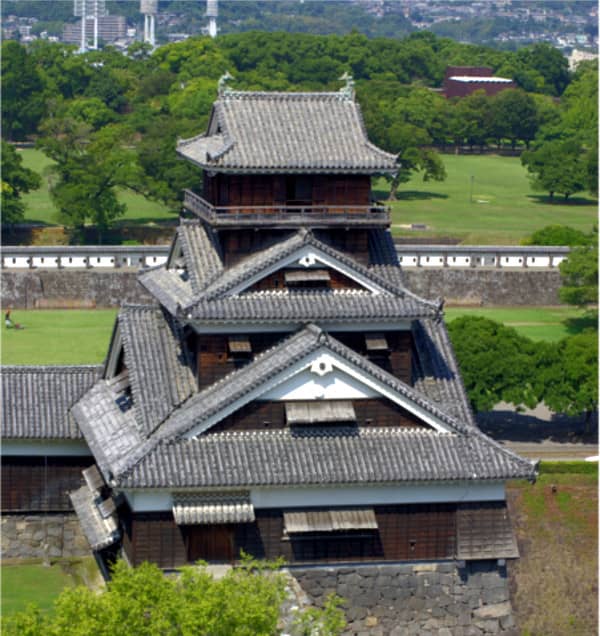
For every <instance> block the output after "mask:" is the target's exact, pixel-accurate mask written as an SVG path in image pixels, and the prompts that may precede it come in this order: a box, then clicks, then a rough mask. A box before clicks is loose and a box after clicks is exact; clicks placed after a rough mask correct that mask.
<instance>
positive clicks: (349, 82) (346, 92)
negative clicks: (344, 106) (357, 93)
mask: <svg viewBox="0 0 600 636" xmlns="http://www.w3.org/2000/svg"><path fill="white" fill-rule="evenodd" d="M339 80H340V81H341V82H346V86H344V87H343V88H340V94H341V96H342V98H343V99H349V100H351V101H354V79H353V78H352V75H350V73H348V71H346V72H345V73H344V74H343V75H342V76H341V77H340V78H339Z"/></svg>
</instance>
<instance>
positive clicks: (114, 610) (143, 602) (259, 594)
mask: <svg viewBox="0 0 600 636" xmlns="http://www.w3.org/2000/svg"><path fill="white" fill-rule="evenodd" d="M280 565H281V563H279V562H277V563H274V564H273V563H271V564H269V563H266V564H265V563H261V562H258V561H253V560H247V559H246V560H243V561H242V564H241V565H240V566H238V567H235V568H233V569H231V570H229V571H228V573H227V574H226V575H225V576H224V577H223V578H221V579H219V580H215V579H214V578H213V577H212V576H211V574H209V572H208V571H207V569H206V567H205V566H203V565H201V564H200V565H199V566H195V567H184V568H182V569H181V570H180V575H179V576H178V577H166V576H165V575H164V574H163V572H162V571H161V570H160V569H159V568H158V567H156V566H155V565H151V564H149V563H143V564H142V565H141V566H139V567H137V568H133V569H132V568H128V567H127V566H126V565H125V564H124V563H123V562H118V563H117V564H116V565H115V567H114V570H113V572H112V578H111V580H110V581H109V583H108V585H107V589H106V590H105V591H104V592H102V593H101V594H97V593H95V592H92V591H91V590H89V589H87V588H85V587H77V588H68V589H66V590H64V591H63V592H62V593H61V595H60V596H59V598H58V600H57V601H56V603H55V609H54V612H53V613H47V614H41V613H40V612H39V611H38V610H36V609H35V608H29V609H28V610H26V611H25V612H20V613H18V614H15V615H12V616H9V617H6V618H4V619H3V625H2V627H3V633H4V634H6V636H17V635H18V636H33V635H34V634H36V635H37V634H48V635H49V636H59V635H60V636H88V635H89V634H94V635H95V636H114V635H115V634H127V636H147V635H149V634H162V635H165V636H169V635H172V636H176V635H181V636H195V635H202V634H206V635H208V634H210V636H251V635H253V634H262V635H264V636H269V635H271V634H272V635H274V634H276V633H278V629H277V628H278V620H279V613H280V607H281V604H282V602H283V600H284V598H285V595H286V589H285V588H286V582H285V578H284V577H283V575H282V574H281V573H280V572H278V571H277V570H276V568H277V567H278V566H280ZM338 604H339V601H338V600H336V598H335V597H332V598H330V599H329V600H328V601H327V603H326V604H325V606H324V608H323V610H318V609H314V608H313V609H311V611H310V615H309V616H308V619H307V620H305V621H303V620H302V618H301V616H300V617H299V620H298V621H297V624H298V625H301V626H303V627H304V626H305V625H307V624H310V625H311V626H312V627H314V629H313V631H311V632H310V633H311V634H316V633H319V634H322V635H323V636H335V635H337V634H339V633H340V632H341V630H342V629H343V628H344V627H345V621H344V620H343V613H342V612H341V610H339V608H338V607H337V605H338ZM293 633H294V632H293ZM295 633H296V634H298V636H300V635H301V634H302V635H303V634H305V633H306V631H303V632H295Z"/></svg>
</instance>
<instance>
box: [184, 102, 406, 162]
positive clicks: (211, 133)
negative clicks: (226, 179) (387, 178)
mask: <svg viewBox="0 0 600 636" xmlns="http://www.w3.org/2000/svg"><path fill="white" fill-rule="evenodd" d="M177 152H178V153H179V154H180V155H181V156H182V157H185V158H186V159H188V160H190V161H192V162H193V163H195V164H196V165H198V166H200V167H202V168H204V169H207V170H212V171H217V172H234V173H235V172H238V173H241V172H262V173H282V172H284V173H294V172H296V173H313V174H314V173H319V172H320V173H330V174H331V173H360V174H375V173H379V172H388V173H389V172H394V171H395V170H396V169H397V166H396V159H397V157H396V155H393V154H390V153H387V152H385V151H383V150H381V149H380V148H377V146H375V145H374V144H372V143H371V142H369V140H368V139H367V134H366V131H365V127H364V123H363V118H362V114H361V111H360V107H359V105H358V104H357V103H356V102H355V101H354V98H353V96H352V95H351V94H349V93H348V92H347V91H340V92H323V93H277V92H273V93H267V92H242V91H231V90H225V91H223V92H222V93H221V95H220V96H219V99H218V100H217V101H216V102H215V104H214V105H213V111H212V114H211V118H210V122H209V127H208V131H207V133H206V134H204V135H198V136H197V137H193V138H191V139H185V140H181V141H180V142H179V143H178V145H177Z"/></svg>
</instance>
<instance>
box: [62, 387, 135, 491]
mask: <svg viewBox="0 0 600 636" xmlns="http://www.w3.org/2000/svg"><path fill="white" fill-rule="evenodd" d="M118 398H119V395H117V394H115V393H114V392H113V391H112V390H111V388H110V387H109V385H108V384H107V382H106V381H105V380H100V381H99V382H97V383H96V384H95V385H94V386H93V387H92V388H91V389H90V390H89V391H88V392H87V393H86V394H85V395H84V396H83V397H82V398H81V399H80V400H79V401H78V402H77V403H76V404H75V405H74V406H73V408H72V409H71V413H72V414H73V417H74V418H75V420H76V422H77V424H78V425H79V428H80V429H81V431H82V433H83V435H84V437H85V441H86V442H87V444H88V446H89V447H90V450H91V451H92V454H93V455H94V458H95V459H96V463H97V464H98V468H100V470H101V471H102V473H103V475H104V478H105V479H106V481H110V480H111V477H112V473H113V472H118V471H119V469H120V467H121V466H122V465H123V462H124V461H125V460H127V459H128V458H130V456H131V453H132V452H134V451H136V450H137V449H139V448H140V447H141V446H142V444H143V441H144V440H143V438H142V437H141V435H140V433H139V431H138V428H137V425H136V421H135V417H134V414H133V410H132V409H129V410H128V411H125V412H123V411H122V410H121V408H120V407H119V405H118V404H117V402H116V400H117V399H118Z"/></svg>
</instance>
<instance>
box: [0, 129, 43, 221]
mask: <svg viewBox="0 0 600 636" xmlns="http://www.w3.org/2000/svg"><path fill="white" fill-rule="evenodd" d="M1 172H2V223H3V224H4V225H12V224H14V223H19V221H22V220H23V217H24V215H25V204H24V203H23V201H22V200H21V195H22V194H24V193H26V192H29V191H30V190H35V189H37V188H39V187H40V184H41V179H40V177H39V175H38V174H37V173H36V172H34V171H33V170H29V168H25V167H24V166H23V159H22V157H21V156H20V155H19V153H18V152H17V150H16V149H15V148H14V146H12V145H11V144H8V143H6V142H5V141H2V169H1Z"/></svg>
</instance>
